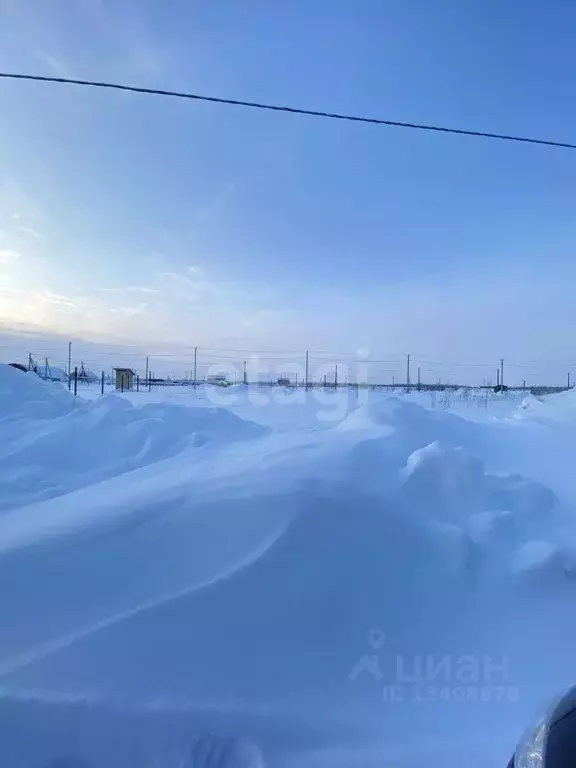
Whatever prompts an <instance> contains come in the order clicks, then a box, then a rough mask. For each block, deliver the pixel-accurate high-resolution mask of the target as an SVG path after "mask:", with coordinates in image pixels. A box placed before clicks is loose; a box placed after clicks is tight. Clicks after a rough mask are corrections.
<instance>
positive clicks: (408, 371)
mask: <svg viewBox="0 0 576 768" xmlns="http://www.w3.org/2000/svg"><path fill="white" fill-rule="evenodd" d="M410 357H411V355H406V391H407V392H410Z"/></svg>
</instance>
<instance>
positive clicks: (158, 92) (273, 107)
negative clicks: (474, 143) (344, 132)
mask: <svg viewBox="0 0 576 768" xmlns="http://www.w3.org/2000/svg"><path fill="white" fill-rule="evenodd" d="M0 78H2V79H4V80H29V81H34V82H41V83H60V84H64V85H80V86H87V87H90V88H106V89H109V90H116V91H129V92H131V93H143V94H148V95H153V96H171V97H174V98H178V99H191V100H194V101H207V102H211V103H212V104H227V105H229V106H234V107H249V108H251V109H264V110H268V111H272V112H287V113H290V114H294V115H308V116H309V117H324V118H328V119H331V120H347V121H349V122H353V123H370V124H372V125H386V126H389V127H395V128H411V129H414V130H418V131H433V132H435V133H449V134H457V135H460V136H475V137H479V138H483V139H498V140H501V141H516V142H521V143H523V144H540V145H544V146H548V147H560V148H562V149H576V144H570V143H569V142H563V141H553V140H549V139H535V138H532V137H528V136H514V135H510V134H504V133H490V132H487V131H471V130H465V129H462V128H448V127H446V126H440V125H426V124H424V123H409V122H404V121H401V120H384V119H381V118H377V117H362V116H360V115H347V114H343V113H339V112H324V111H321V110H315V109H301V108H299V107H289V106H283V105H279V104H265V103H262V102H257V101H242V100H240V99H225V98H222V97H218V96H204V95H200V94H197V93H187V92H185V91H170V90H166V89H163V88H144V87H141V86H135V85H123V84H121V83H108V82H102V81H97V80H76V79H73V78H69V77H48V76H46V75H26V74H19V73H15V72H0Z"/></svg>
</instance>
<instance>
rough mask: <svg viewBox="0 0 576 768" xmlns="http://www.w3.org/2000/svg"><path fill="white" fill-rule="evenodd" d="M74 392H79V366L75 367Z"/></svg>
mask: <svg viewBox="0 0 576 768" xmlns="http://www.w3.org/2000/svg"><path fill="white" fill-rule="evenodd" d="M74 394H75V395H77V394H78V366H76V367H75V368H74Z"/></svg>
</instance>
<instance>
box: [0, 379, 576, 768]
mask: <svg viewBox="0 0 576 768" xmlns="http://www.w3.org/2000/svg"><path fill="white" fill-rule="evenodd" d="M16 374H18V372H16ZM25 378H26V377H25ZM38 384H39V385H40V386H41V387H43V388H42V389H37V388H36V389H35V390H34V392H32V393H31V395H30V402H32V403H40V404H42V403H43V402H45V401H48V400H50V401H51V397H52V395H51V394H50V393H48V390H47V389H45V387H47V386H50V385H48V384H44V383H42V382H38ZM31 386H33V387H36V384H33V385H31ZM47 393H48V394H47ZM376 394H378V393H375V395H376ZM64 395H65V398H66V400H65V403H66V407H65V408H62V410H61V411H58V408H54V413H55V414H56V413H57V415H55V416H54V417H52V418H49V417H46V418H41V417H39V416H30V415H29V411H28V410H27V409H28V405H27V400H26V398H24V400H23V402H22V403H21V404H20V406H19V408H20V410H19V413H20V416H19V417H18V419H16V420H14V419H12V420H10V419H9V418H8V417H6V418H4V419H3V420H1V421H0V428H4V429H3V437H4V443H3V445H2V448H1V450H2V455H1V456H0V458H1V459H2V461H1V463H0V481H1V482H2V483H3V485H4V488H5V489H6V493H7V495H8V498H9V499H10V498H11V501H10V502H9V504H8V505H7V506H11V507H12V508H11V509H7V510H6V511H5V512H4V513H3V514H2V515H0V583H2V584H8V585H10V588H9V589H7V590H5V593H4V594H3V596H2V605H1V606H0V620H1V623H2V627H3V632H2V634H1V636H0V686H1V687H0V693H1V694H2V695H1V696H0V714H2V716H0V743H1V744H2V745H3V746H4V747H6V750H7V753H8V754H10V755H11V756H12V755H13V754H17V755H23V757H21V758H20V757H17V758H16V759H14V760H12V766H13V768H24V766H27V765H43V763H45V761H46V759H47V758H51V757H53V756H54V755H57V754H82V755H84V754H86V756H87V757H88V758H89V759H90V760H92V761H93V762H94V764H95V765H97V764H98V765H99V764H102V765H107V766H110V768H133V766H134V768H136V766H140V765H142V764H146V763H145V761H143V760H142V756H144V757H145V758H146V760H148V761H149V762H150V763H152V764H154V763H153V762H152V757H151V756H153V759H154V760H156V759H157V763H156V764H168V765H169V764H170V763H165V762H164V763H163V762H162V757H161V756H162V755H166V754H167V752H168V751H170V750H173V751H172V752H171V754H172V755H176V756H177V759H176V758H175V765H178V766H181V765H184V766H186V768H192V766H194V767H195V768H211V766H226V768H228V765H235V766H237V768H243V767H244V766H245V767H246V768H261V767H262V766H263V765H264V756H265V760H266V764H267V765H270V766H274V767H275V766H283V768H287V766H290V765H300V766H301V765H310V766H312V765H315V766H322V768H325V766H326V765H327V764H330V765H334V764H341V765H344V764H346V765H348V764H355V765H358V764H362V763H361V762H360V761H359V760H356V759H355V757H356V756H358V755H364V757H365V758H366V760H368V759H369V764H374V765H376V764H382V763H383V762H385V761H384V760H382V759H380V758H382V757H383V756H385V755H388V756H390V755H393V756H394V763H395V764H398V765H403V766H406V765H411V764H412V765H413V764H420V763H421V762H422V760H421V759H419V760H412V762H410V760H409V759H408V758H407V757H406V756H407V754H409V753H410V745H412V744H413V743H414V734H415V733H417V734H418V747H419V748H420V746H421V745H425V747H426V748H425V747H424V746H422V752H423V753H424V752H426V753H427V754H426V756H427V757H428V758H429V760H428V762H430V764H431V765H445V764H447V762H449V760H448V758H449V757H451V756H452V757H453V755H454V754H455V753H456V752H457V749H456V747H460V748H461V749H460V753H459V754H460V755H469V753H470V748H469V746H470V743H469V742H466V743H465V744H463V743H461V742H458V739H459V736H458V734H459V733H464V732H466V731H470V730H473V731H474V732H477V733H478V734H479V737H478V741H479V751H478V755H477V759H476V762H475V763H474V764H475V765H486V764H488V763H489V762H490V763H492V762H495V761H496V762H497V759H501V760H502V764H504V762H503V761H504V760H505V759H506V760H507V759H508V756H509V755H508V754H507V750H509V748H510V746H511V743H513V741H514V736H515V733H516V728H517V727H521V726H522V725H523V723H524V719H525V717H528V716H529V711H531V709H532V706H533V705H534V704H535V701H534V695H538V696H540V694H541V693H542V692H543V691H545V690H546V688H547V686H556V685H557V684H558V679H559V678H562V677H563V676H565V675H566V674H567V668H568V667H570V664H572V667H571V668H570V669H571V670H573V669H574V663H573V662H572V661H571V660H572V659H573V652H572V647H573V643H572V642H571V641H572V639H573V638H572V637H567V638H566V648H560V649H559V650H558V652H557V653H554V652H553V649H556V646H554V645H553V643H554V642H557V641H558V638H557V632H555V629H554V625H553V622H550V627H548V625H547V624H546V623H545V622H541V623H539V624H538V626H537V627H536V630H537V631H538V632H539V633H540V635H539V643H538V644H534V647H531V646H530V647H529V644H527V643H526V637H527V633H526V632H521V631H518V630H517V629H516V627H517V626H518V622H517V621H515V620H514V619H518V616H520V617H524V619H525V622H524V623H523V622H522V621H520V622H519V623H520V626H521V627H524V624H526V625H527V626H528V627H529V628H530V626H531V624H532V623H533V611H532V603H530V600H532V599H533V597H532V592H539V593H542V590H531V586H532V583H533V581H534V582H535V583H536V584H537V585H539V584H540V583H541V582H542V580H544V581H546V579H548V574H552V581H551V582H550V583H552V582H554V583H555V584H556V583H557V582H558V581H559V580H560V579H562V578H564V576H563V575H562V574H565V572H566V567H567V565H569V564H570V563H571V560H570V555H569V551H568V549H567V548H566V547H563V548H562V547H558V546H557V545H553V544H547V543H546V542H547V541H548V540H549V541H551V542H552V541H553V540H554V536H553V535H552V533H551V532H552V531H553V529H554V528H555V526H556V524H557V523H558V520H559V519H562V524H563V525H566V526H567V527H568V525H569V524H568V523H567V522H566V519H567V515H566V514H565V513H566V511H567V510H569V509H570V505H569V504H566V499H565V498H561V497H560V496H559V494H557V493H555V492H554V490H555V489H553V488H552V487H549V486H548V485H547V484H546V482H547V481H546V480H545V479H542V477H545V476H546V472H544V471H543V472H542V473H539V474H537V476H535V479H532V477H531V476H530V473H527V472H526V471H525V467H526V466H529V467H532V468H533V467H534V466H536V467H538V466H539V465H541V464H543V463H544V462H543V460H542V458H541V454H542V450H541V447H540V443H539V439H540V435H541V432H542V431H546V430H542V429H541V428H540V427H541V425H537V424H533V423H532V421H531V420H530V419H525V420H523V421H520V420H518V419H507V420H506V421H505V422H503V423H501V424H500V423H499V424H491V425H487V424H478V423H472V422H470V421H466V420H465V419H464V418H462V417H460V416H454V415H451V414H448V413H446V412H444V411H433V410H430V409H427V408H424V407H423V406H422V405H421V404H418V403H414V402H409V401H408V402H404V401H402V400H401V399H399V398H388V397H385V396H381V395H380V394H378V396H377V397H376V396H375V397H373V398H370V400H369V401H368V402H367V403H365V404H363V405H360V406H359V407H357V408H355V409H354V410H353V411H352V412H350V413H349V414H348V415H347V416H345V417H344V419H343V421H341V423H339V424H337V425H327V424H323V425H322V428H320V429H315V430H312V429H306V430H304V429H302V430H300V431H296V430H294V431H288V430H285V429H284V428H283V427H282V428H281V429H277V430H276V431H274V430H273V429H270V428H263V427H258V426H256V425H255V424H253V423H252V422H250V421H247V420H244V419H240V418H238V417H237V416H234V415H233V414H232V413H231V412H230V411H229V410H228V409H226V408H209V407H204V406H203V407H202V408H195V407H189V406H184V405H176V404H174V403H168V402H164V403H160V402H156V403H149V404H148V405H143V406H140V405H133V404H131V403H130V401H129V400H127V399H126V398H120V397H117V396H106V397H104V398H101V399H98V400H96V401H94V402H92V403H90V402H86V403H80V404H78V403H77V402H76V401H75V400H74V399H72V400H70V398H69V397H68V393H67V392H65V391H64ZM13 397H14V398H17V397H20V394H18V392H16V393H14V394H13ZM309 399H310V398H308V400H309ZM63 402H64V400H63ZM249 405H250V403H249V402H248V403H247V405H246V411H243V412H245V413H249V409H248V406H249ZM43 407H45V408H46V412H47V413H48V412H49V408H48V406H46V405H44V406H43ZM243 407H244V406H243ZM276 407H277V408H278V410H279V412H280V411H281V410H282V406H280V405H278V404H274V403H273V402H270V401H268V405H267V408H269V410H268V411H267V413H266V421H267V422H268V423H270V424H272V423H273V422H274V419H275V418H277V419H278V423H281V424H282V425H284V424H285V421H286V415H283V416H282V415H280V414H278V415H277V416H276V417H275V416H274V410H273V409H274V408H276ZM304 407H306V408H308V407H309V403H308V401H307V404H306V405H305V406H304ZM294 408H296V406H294ZM31 410H33V408H31ZM11 424H17V429H16V428H12V427H11V426H10V425H11ZM531 440H532V441H533V443H532V445H531V451H530V453H531V461H532V463H530V462H527V463H525V464H524V465H522V464H521V461H520V460H516V457H517V456H520V455H522V454H521V453H520V451H511V450H510V447H511V446H516V447H517V446H519V445H522V446H526V445H530V444H531ZM565 444H566V443H565V442H564V441H560V442H559V443H558V445H565ZM547 445H548V446H552V443H551V442H549V443H547ZM558 445H557V446H556V448H558ZM538 452H540V453H538ZM511 456H513V457H514V460H513V459H511V458H510V457H511ZM534 456H538V457H539V460H538V463H536V464H535V463H534V461H533V459H534ZM30 481H32V483H33V488H34V490H33V491H30V490H27V489H29V487H30V484H31V483H30ZM10 495H11V496H10ZM563 515H564V516H563ZM546 531H548V532H549V533H550V535H548V534H547V533H546ZM559 574H560V576H559ZM564 581H566V579H564ZM546 583H548V581H546ZM495 584H497V587H498V589H495V588H494V587H495ZM519 585H521V586H520V587H519ZM518 595H521V597H522V600H519V599H518ZM546 597H548V593H547V594H546ZM569 597H570V599H571V598H572V595H570V596H569ZM565 605H568V606H570V605H571V602H570V600H566V602H565ZM23 606H25V607H26V608H25V610H23ZM555 607H557V606H555ZM558 615H561V614H558ZM504 626H506V627H510V628H511V629H510V630H509V631H510V632H511V633H514V632H516V634H510V635H509V636H506V635H505V634H504V629H503V627H504ZM546 633H548V634H546ZM569 641H570V642H569ZM536 646H537V647H536ZM519 648H521V652H522V653H524V652H525V653H526V655H527V658H526V666H527V669H528V670H530V672H531V673H532V672H533V670H534V669H535V668H537V669H538V670H539V674H540V671H541V674H540V678H541V679H540V678H539V679H538V680H537V681H536V683H533V690H528V691H525V690H524V689H523V690H522V696H521V697H516V698H515V699H505V700H502V699H499V698H496V696H497V695H498V696H499V695H500V694H499V693H498V694H497V693H496V691H501V690H502V680H501V677H498V676H497V675H496V672H494V670H496V671H497V672H498V674H500V675H501V676H502V674H503V673H502V670H503V669H504V668H506V670H507V669H508V667H509V668H510V669H511V670H512V671H511V673H510V674H511V679H506V681H505V682H506V685H507V686H510V687H512V685H516V684H517V682H518V679H519V678H520V676H521V674H522V673H521V670H520V671H518V667H516V666H515V663H516V661H517V660H518V654H519V651H518V649H519ZM543 648H547V649H548V650H549V651H550V652H549V653H547V654H546V656H545V658H543V659H541V663H540V664H539V665H538V664H536V658H537V657H538V655H539V654H541V653H542V649H543ZM462 656H464V657H466V658H470V657H472V658H473V659H475V660H479V659H484V658H485V657H489V659H490V660H491V667H490V668H491V669H492V672H493V675H494V676H493V678H491V679H490V681H489V682H490V684H491V686H492V688H491V689H490V690H492V691H493V695H494V697H495V698H494V699H493V700H491V703H490V706H488V707H487V706H486V705H485V704H484V703H481V702H482V700H481V699H480V698H477V699H476V700H475V703H471V702H470V701H466V702H462V700H461V699H458V698H456V696H455V695H454V696H453V698H450V696H449V697H448V699H447V700H446V699H442V700H440V699H439V698H436V699H435V700H434V699H431V700H426V701H424V702H423V701H422V698H421V695H422V691H423V690H425V691H427V692H428V693H429V692H430V690H432V691H438V690H440V689H441V690H444V688H448V690H449V692H452V693H453V692H454V691H456V690H458V691H459V692H460V691H461V687H462V686H461V685H460V683H459V681H458V680H455V679H454V676H453V677H451V678H450V677H449V679H448V680H447V681H446V680H444V679H437V678H438V676H440V675H441V673H442V672H443V671H444V673H445V672H446V670H448V674H449V675H450V674H451V670H452V671H453V670H454V669H455V665H454V662H455V660H457V659H458V658H460V657H462ZM399 658H400V659H401V665H400V667H401V669H400V672H399V666H398V659H399ZM429 658H430V659H431V665H432V667H433V669H434V670H435V675H436V677H434V678H433V679H432V680H430V679H429V678H425V679H424V680H423V681H421V680H420V678H418V679H417V680H416V689H417V693H418V695H416V694H415V687H414V680H413V679H412V678H413V677H414V676H415V674H416V673H415V672H414V670H416V671H418V670H419V669H421V668H423V667H422V661H423V660H424V661H426V660H427V659H429ZM503 658H505V659H506V661H508V660H509V658H510V659H511V663H510V664H509V665H508V664H507V663H506V664H503V663H502V659H503ZM445 659H448V661H449V662H450V663H444V660H445ZM560 662H562V663H560ZM555 664H557V666H554V665H555ZM402 669H404V670H407V669H408V670H411V671H412V677H411V678H410V679H405V678H402V675H401V671H402ZM416 677H418V676H417V675H416ZM525 679H526V678H524V679H522V680H520V683H522V684H524V682H525ZM473 682H474V685H473V686H472V688H474V691H475V692H476V693H478V690H479V689H480V685H476V683H482V686H483V685H484V682H485V681H484V680H480V681H479V680H475V681H473ZM420 683H422V685H420ZM455 684H456V685H455ZM418 686H419V687H418ZM390 690H394V691H396V692H397V691H399V692H400V694H399V698H396V699H395V700H394V701H393V702H392V701H391V699H390V698H389V692H390ZM506 690H508V688H506ZM387 697H388V698H387ZM79 702H83V704H80V703H79ZM503 713H505V714H506V717H503V716H502V715H503ZM30 722H34V723H46V722H48V723H49V725H48V726H44V727H43V728H39V729H38V731H39V733H40V737H39V738H38V739H35V740H30V739H28V740H24V739H22V738H21V737H19V736H18V734H19V733H20V734H21V733H23V732H26V733H27V732H28V731H27V730H26V729H22V727H21V730H20V731H19V730H18V727H16V726H17V724H18V723H20V724H22V723H25V724H26V727H28V725H29V724H30ZM501 722H505V724H506V733H505V734H502V733H500V732H499V724H500V723H501ZM71 724H73V725H72V726H71ZM470 726H473V728H472V729H471V728H470ZM486 732H490V733H491V739H490V740H486V739H485V733H486ZM54 734H56V735H54ZM59 739H60V740H64V741H65V742H66V743H65V744H63V745H62V744H60V745H59V749H58V750H57V751H56V750H55V749H54V744H55V742H57V741H58V740H59ZM66 739H67V741H66ZM133 739H134V740H136V741H137V742H138V744H139V745H144V746H142V751H141V752H140V753H138V752H137V750H135V749H134V745H133V744H132V743H131V741H132V740H133ZM22 741H26V746H25V747H23V746H22V744H21V743H20V742H22ZM455 742H458V744H455ZM168 743H169V747H168V746H167V744H168ZM495 744H497V745H498V747H497V748H496V747H495V746H494V745H495ZM183 745H185V746H183ZM256 745H258V746H256ZM447 745H448V747H449V748H448V747H447ZM502 745H503V754H502V755H499V754H498V753H499V750H500V748H501V747H502ZM62 747H65V749H63V748H62ZM78 747H82V748H83V750H85V751H82V750H79V749H78ZM453 748H454V752H453V751H452V750H453ZM474 754H475V755H476V753H474ZM439 755H441V759H440V758H439V757H438V756H439ZM96 756H97V757H96ZM326 756H330V758H329V760H328V763H327V762H326ZM396 756H397V757H398V759H397V760H396V759H395V758H396ZM454 762H456V761H454ZM365 764H366V763H365Z"/></svg>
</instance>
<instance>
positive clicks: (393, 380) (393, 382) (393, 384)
mask: <svg viewBox="0 0 576 768" xmlns="http://www.w3.org/2000/svg"><path fill="white" fill-rule="evenodd" d="M395 386H396V381H395V379H394V374H392V389H394V387H395Z"/></svg>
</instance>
